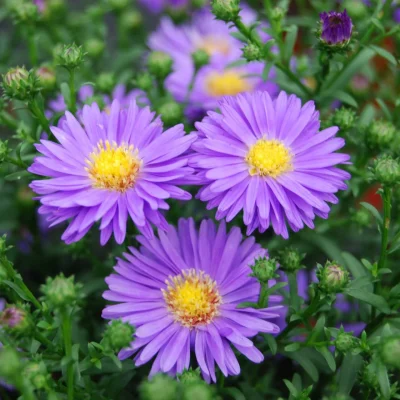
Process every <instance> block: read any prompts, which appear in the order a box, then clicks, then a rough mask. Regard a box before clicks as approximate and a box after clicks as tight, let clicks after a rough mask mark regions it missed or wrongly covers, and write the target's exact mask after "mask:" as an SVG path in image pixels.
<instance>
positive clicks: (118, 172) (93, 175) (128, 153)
mask: <svg viewBox="0 0 400 400" xmlns="http://www.w3.org/2000/svg"><path fill="white" fill-rule="evenodd" d="M86 163H87V164H88V167H87V168H86V171H87V172H88V174H89V177H90V179H92V181H93V187H96V188H100V189H108V190H113V191H118V192H125V191H127V190H128V189H129V188H131V187H132V186H133V185H134V183H135V179H136V177H137V174H138V172H139V169H140V166H141V164H142V161H141V160H140V159H139V157H138V151H137V149H134V147H133V145H129V146H128V145H127V144H124V143H122V144H121V145H120V146H118V145H117V143H115V142H113V143H110V142H109V141H108V140H106V141H105V142H103V141H102V140H100V141H99V143H98V144H97V148H95V149H94V150H93V152H92V153H90V155H89V159H87V160H86Z"/></svg>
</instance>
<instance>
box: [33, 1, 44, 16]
mask: <svg viewBox="0 0 400 400" xmlns="http://www.w3.org/2000/svg"><path fill="white" fill-rule="evenodd" d="M33 4H35V5H36V6H37V8H38V10H39V12H41V13H43V12H44V11H45V10H46V0H33Z"/></svg>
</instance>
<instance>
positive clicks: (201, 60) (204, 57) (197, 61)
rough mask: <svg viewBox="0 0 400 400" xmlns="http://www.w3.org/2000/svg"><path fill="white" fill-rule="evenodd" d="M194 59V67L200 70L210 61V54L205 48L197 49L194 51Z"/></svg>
mask: <svg viewBox="0 0 400 400" xmlns="http://www.w3.org/2000/svg"><path fill="white" fill-rule="evenodd" d="M192 59H193V63H194V67H195V68H196V70H199V69H200V68H201V67H203V66H204V65H207V64H208V62H209V61H210V56H209V54H208V53H207V52H206V51H205V50H201V49H200V50H196V51H195V52H194V53H192Z"/></svg>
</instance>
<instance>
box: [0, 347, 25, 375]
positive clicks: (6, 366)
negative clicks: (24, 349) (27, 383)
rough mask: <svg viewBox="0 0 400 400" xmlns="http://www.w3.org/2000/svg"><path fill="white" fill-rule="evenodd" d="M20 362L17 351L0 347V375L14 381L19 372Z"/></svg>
mask: <svg viewBox="0 0 400 400" xmlns="http://www.w3.org/2000/svg"><path fill="white" fill-rule="evenodd" d="M21 369H22V364H21V360H20V358H19V356H18V353H17V352H16V351H15V350H14V349H12V348H10V347H3V348H0V376H1V377H2V378H5V379H6V380H7V381H10V382H12V381H14V380H15V379H16V377H17V376H18V375H19V374H20V373H21Z"/></svg>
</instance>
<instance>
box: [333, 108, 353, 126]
mask: <svg viewBox="0 0 400 400" xmlns="http://www.w3.org/2000/svg"><path fill="white" fill-rule="evenodd" d="M355 122H356V113H355V111H354V110H352V109H350V108H347V107H340V108H338V109H337V110H336V111H335V114H334V115H333V118H332V123H333V124H334V125H337V126H338V127H339V128H340V129H341V130H342V131H347V130H349V129H351V128H353V127H354V124H355Z"/></svg>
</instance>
